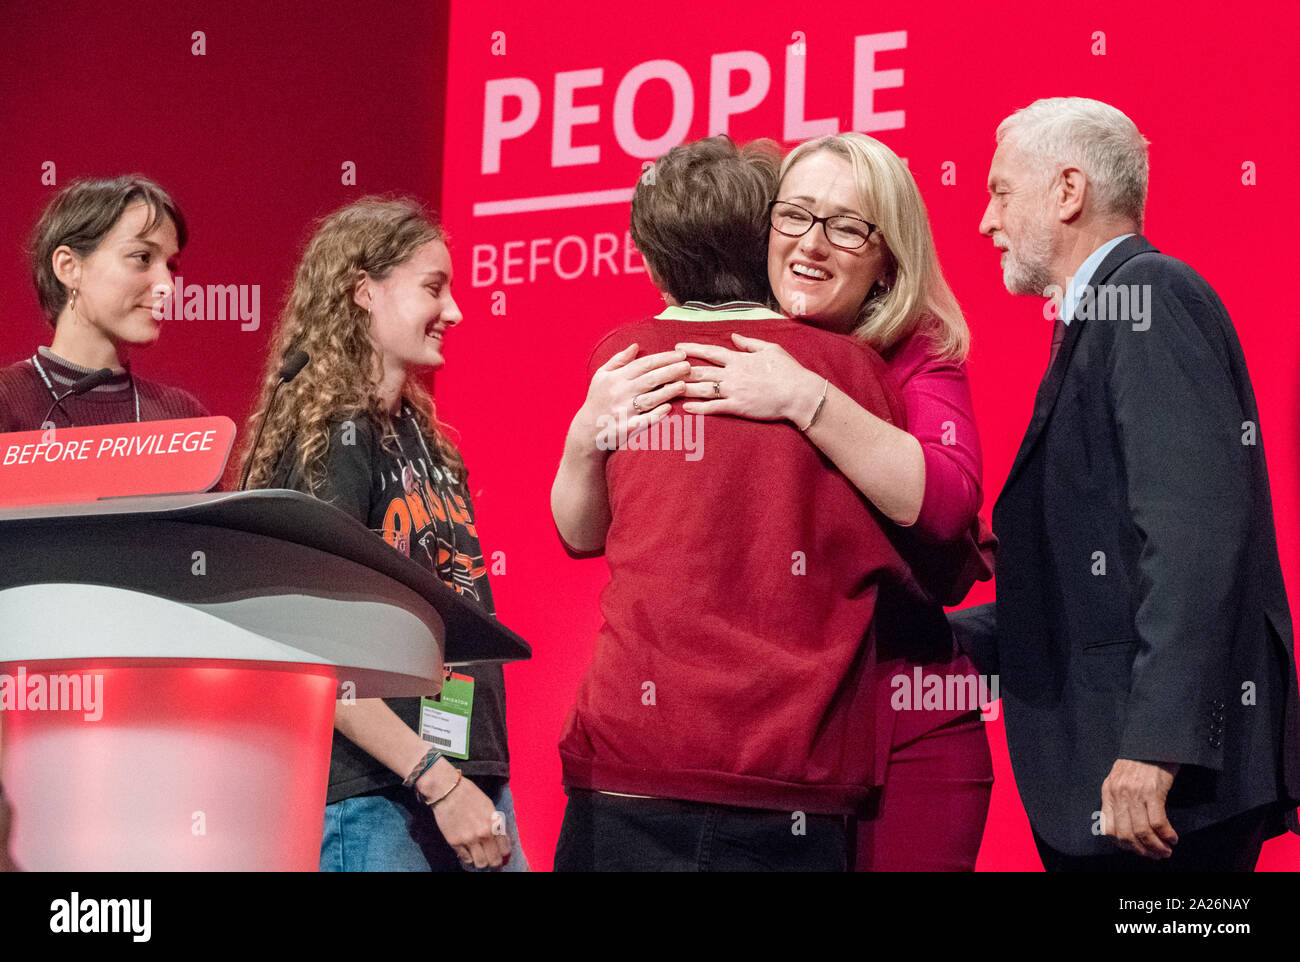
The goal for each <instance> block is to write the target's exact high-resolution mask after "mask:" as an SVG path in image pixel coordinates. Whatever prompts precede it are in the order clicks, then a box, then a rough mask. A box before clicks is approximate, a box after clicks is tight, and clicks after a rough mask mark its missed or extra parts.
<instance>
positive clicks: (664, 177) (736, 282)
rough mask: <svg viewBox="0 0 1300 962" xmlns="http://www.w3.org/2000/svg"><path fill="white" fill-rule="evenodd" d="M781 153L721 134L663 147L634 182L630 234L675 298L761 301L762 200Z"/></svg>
mask: <svg viewBox="0 0 1300 962" xmlns="http://www.w3.org/2000/svg"><path fill="white" fill-rule="evenodd" d="M780 165H781V153H780V151H779V150H778V149H777V146H776V144H775V143H773V142H772V141H770V140H755V141H752V142H751V143H748V144H746V145H745V146H744V147H737V146H736V144H735V143H734V142H733V141H732V139H731V138H730V137H728V136H726V135H725V134H719V135H717V136H716V137H705V138H703V139H702V140H697V141H694V142H693V143H689V144H682V145H680V146H678V147H674V148H673V149H672V150H670V151H668V153H667V154H665V155H664V156H663V157H661V158H659V160H658V161H657V162H656V163H655V165H654V167H653V168H648V169H647V170H646V172H645V173H644V174H643V175H642V176H641V178H640V180H638V181H637V185H636V190H635V191H634V192H633V194H632V240H633V241H634V242H635V243H636V246H637V249H638V250H640V251H641V256H642V257H644V258H645V262H646V264H647V266H649V268H650V270H651V271H653V272H654V275H655V276H656V277H657V278H658V279H659V282H660V283H661V284H662V285H663V288H664V290H665V291H667V292H668V293H669V294H671V295H672V296H673V297H674V298H675V299H676V300H678V301H705V302H707V303H714V304H716V303H721V302H725V301H737V300H744V301H759V302H767V301H768V300H769V288H768V282H767V231H768V214H767V205H768V202H769V201H770V200H771V199H772V198H773V197H774V196H775V194H776V187H777V171H778V170H779V168H780Z"/></svg>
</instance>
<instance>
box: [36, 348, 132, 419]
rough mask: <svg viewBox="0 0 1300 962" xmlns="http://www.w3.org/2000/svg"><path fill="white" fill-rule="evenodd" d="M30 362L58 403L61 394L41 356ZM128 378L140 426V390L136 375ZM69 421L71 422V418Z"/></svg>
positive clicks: (128, 373) (130, 375) (128, 375)
mask: <svg viewBox="0 0 1300 962" xmlns="http://www.w3.org/2000/svg"><path fill="white" fill-rule="evenodd" d="M28 360H29V361H30V362H31V364H32V367H34V368H36V371H37V373H38V374H40V376H41V380H42V381H44V382H45V386H46V387H47V388H49V391H50V397H52V398H54V400H55V401H58V400H59V392H58V391H56V390H55V389H54V385H53V384H52V383H50V378H49V375H48V374H46V373H45V368H43V367H41V361H40V355H39V354H33V355H32V356H31V357H30V358H28ZM127 377H129V378H131V393H132V394H133V395H134V396H135V420H136V423H137V424H139V423H140V389H139V388H138V387H136V386H135V376H134V375H132V374H131V373H130V372H127ZM64 416H65V417H66V416H67V412H66V411H65V412H64ZM69 420H71V418H69Z"/></svg>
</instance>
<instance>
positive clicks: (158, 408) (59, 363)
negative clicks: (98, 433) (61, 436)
mask: <svg viewBox="0 0 1300 962" xmlns="http://www.w3.org/2000/svg"><path fill="white" fill-rule="evenodd" d="M37 352H38V359H39V360H40V364H41V367H42V368H44V369H45V376H46V377H48V378H49V379H50V384H51V385H53V388H54V391H56V392H58V393H59V394H62V393H63V392H64V391H66V390H67V389H68V388H69V387H71V386H72V385H73V384H74V383H75V382H76V381H78V380H80V379H81V378H83V377H85V376H86V375H87V374H90V373H92V372H93V368H87V367H82V366H81V365H79V364H73V363H71V362H69V361H65V360H64V359H63V358H61V357H59V356H58V355H57V354H54V353H53V352H52V351H50V349H49V348H48V347H41V348H38V349H37ZM133 381H134V387H132V382H133ZM137 391H138V392H139V395H140V420H141V421H166V420H170V419H173V418H201V417H207V416H208V410H207V408H205V407H204V406H203V405H202V404H200V403H199V401H198V399H197V398H195V397H194V395H192V394H190V393H189V392H188V391H182V390H181V389H180V388H175V387H168V386H166V385H164V384H159V383H157V382H156V381H148V380H145V379H144V378H142V377H133V376H132V375H131V373H130V368H129V367H128V368H127V369H125V370H122V371H120V372H118V373H116V374H114V375H113V377H111V378H110V379H109V380H107V381H105V382H104V383H103V384H101V385H99V386H98V387H96V388H94V389H93V390H91V391H88V392H86V393H85V394H80V395H77V396H76V397H71V398H68V399H67V400H66V401H64V402H63V411H66V412H67V415H66V416H65V415H64V413H63V411H60V410H59V408H57V407H56V408H55V409H54V411H53V412H52V413H51V414H50V420H51V421H52V422H53V423H54V425H55V426H56V427H69V426H76V427H89V426H91V425H97V424H124V423H129V422H134V421H135V419H136V416H135V394H136V392H137ZM53 402H54V394H53V393H52V392H51V390H50V388H49V387H48V386H46V384H45V381H44V380H42V379H41V374H40V372H39V371H38V370H37V369H36V366H35V365H34V364H33V363H32V360H31V358H30V357H27V358H24V359H23V360H21V361H18V362H17V363H15V364H10V365H9V366H8V367H6V368H0V433H4V432H7V431H36V430H39V429H40V427H41V419H42V418H44V417H45V412H46V411H48V410H49V408H50V405H51V404H52V403H53ZM68 418H71V419H72V420H71V423H69V420H68Z"/></svg>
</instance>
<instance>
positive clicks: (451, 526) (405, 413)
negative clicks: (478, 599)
mask: <svg viewBox="0 0 1300 962" xmlns="http://www.w3.org/2000/svg"><path fill="white" fill-rule="evenodd" d="M401 415H402V417H401V420H402V421H403V422H405V423H406V424H409V425H410V426H411V428H412V429H413V430H414V431H415V436H416V437H417V438H419V439H420V447H421V448H422V449H423V450H424V457H425V463H426V464H428V465H429V466H430V467H433V466H434V465H436V464H438V462H436V461H434V459H433V455H432V454H430V453H429V445H428V444H427V443H426V442H425V440H424V432H423V431H422V430H420V426H419V424H417V423H416V421H415V416H414V414H413V412H412V411H411V409H410V407H409V406H408V405H407V404H406V402H405V401H403V402H402V410H401ZM393 440H395V441H396V442H397V450H398V451H400V452H401V454H402V460H403V461H405V462H406V470H407V471H410V472H411V479H412V485H414V481H415V479H416V478H418V477H419V476H420V475H419V473H418V472H417V471H416V470H415V465H414V464H412V463H411V459H410V458H409V457H408V456H407V454H406V448H405V447H403V446H402V429H401V427H399V425H398V424H396V423H395V424H394V425H393ZM403 481H405V479H403ZM402 487H403V489H404V490H403V493H405V494H411V493H412V492H410V491H405V487H406V486H405V484H403V486H402ZM416 496H417V497H419V495H416ZM449 507H450V506H449ZM447 522H448V533H449V534H450V535H451V552H452V556H451V570H452V572H453V577H454V572H455V570H456V555H457V554H458V553H459V552H460V544H459V541H458V539H457V537H456V522H455V520H454V519H452V518H451V517H450V515H449V516H448V518H447ZM434 531H435V532H436V531H437V523H436V522H435V524H434ZM411 533H412V534H414V533H415V532H414V531H412V532H411ZM424 550H425V552H426V553H428V554H429V560H430V561H432V562H433V571H434V574H437V573H438V564H437V561H436V560H435V559H434V558H433V555H432V553H430V552H429V549H428V548H427V547H425V549H424ZM439 577H441V575H439Z"/></svg>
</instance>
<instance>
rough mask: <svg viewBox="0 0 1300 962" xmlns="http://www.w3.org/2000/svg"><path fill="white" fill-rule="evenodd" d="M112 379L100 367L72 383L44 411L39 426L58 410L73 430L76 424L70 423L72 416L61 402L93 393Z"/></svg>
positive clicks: (108, 369)
mask: <svg viewBox="0 0 1300 962" xmlns="http://www.w3.org/2000/svg"><path fill="white" fill-rule="evenodd" d="M112 377H113V372H112V370H111V369H110V368H106V367H101V368H100V369H99V370H98V371H91V372H90V373H89V374H87V375H86V376H85V377H83V378H81V379H80V380H78V381H74V382H73V383H72V387H70V388H68V389H67V390H66V391H64V392H63V393H62V394H56V395H55V397H54V403H53V404H51V405H50V406H49V408H47V409H46V411H45V417H43V418H41V424H45V423H46V422H47V421H49V419H50V415H51V414H53V413H54V409H55V408H58V409H59V410H60V411H62V412H63V416H64V417H65V418H67V419H68V427H72V428H75V427H76V424H74V423H73V421H72V415H70V414H69V413H68V409H67V408H65V407H64V406H63V402H64V401H66V400H67V399H68V398H70V397H76V396H77V395H78V394H85V393H86V392H87V391H93V390H94V389H95V388H97V387H99V386H100V385H101V384H103V383H104V382H105V381H107V380H110V379H111V378H112Z"/></svg>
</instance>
